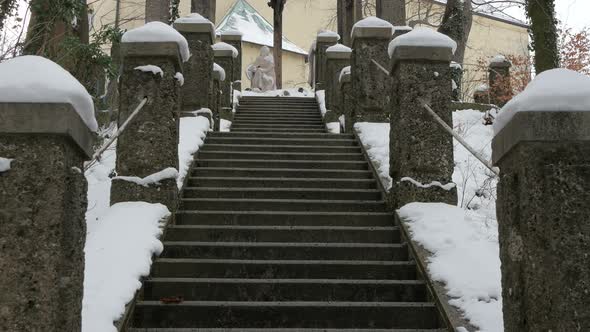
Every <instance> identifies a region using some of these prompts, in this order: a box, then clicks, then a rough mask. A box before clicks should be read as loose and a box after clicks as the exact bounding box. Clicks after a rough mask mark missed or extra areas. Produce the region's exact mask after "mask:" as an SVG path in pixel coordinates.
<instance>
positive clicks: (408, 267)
mask: <svg viewBox="0 0 590 332" xmlns="http://www.w3.org/2000/svg"><path fill="white" fill-rule="evenodd" d="M152 276H153V277H162V278H283V279H318V278H329V279H341V280H347V279H368V280H372V279H390V280H394V279H404V280H413V279H415V278H416V263H414V262H411V261H365V260H362V261H344V260H340V261H330V260H323V261H322V260H276V261H275V260H226V259H184V258H158V259H156V261H155V262H154V265H153V269H152Z"/></svg>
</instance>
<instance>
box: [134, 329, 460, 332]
mask: <svg viewBox="0 0 590 332" xmlns="http://www.w3.org/2000/svg"><path fill="white" fill-rule="evenodd" d="M127 331H128V332H448V331H449V330H447V329H300V328H295V329H289V328H277V329H273V328H269V329H266V328H255V329H248V328H235V329H225V328H221V329H216V328H205V329H199V328H194V329H193V328H186V329H183V328H162V329H160V328H154V329H150V328H131V329H128V330H127Z"/></svg>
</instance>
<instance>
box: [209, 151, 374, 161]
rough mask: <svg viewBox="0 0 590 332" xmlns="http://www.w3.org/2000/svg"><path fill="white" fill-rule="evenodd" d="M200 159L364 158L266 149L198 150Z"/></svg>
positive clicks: (358, 153)
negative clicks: (268, 150) (254, 150)
mask: <svg viewBox="0 0 590 332" xmlns="http://www.w3.org/2000/svg"><path fill="white" fill-rule="evenodd" d="M199 158H200V159H255V160H334V161H336V160H339V161H343V160H354V161H362V160H365V156H364V155H363V154H362V153H360V152H357V153H325V152H324V153H313V152H307V153H306V152H286V151H285V152H266V151H257V152H253V151H209V150H205V151H200V152H199Z"/></svg>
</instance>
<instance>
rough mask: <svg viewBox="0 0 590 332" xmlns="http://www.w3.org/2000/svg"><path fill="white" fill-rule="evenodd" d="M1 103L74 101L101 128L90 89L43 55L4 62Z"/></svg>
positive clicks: (91, 123) (87, 120)
mask: <svg viewBox="0 0 590 332" xmlns="http://www.w3.org/2000/svg"><path fill="white" fill-rule="evenodd" d="M0 102H2V103H65V104H70V105H72V107H73V108H74V109H75V110H76V112H77V113H78V115H80V118H81V119H82V121H83V122H84V123H85V124H86V126H88V129H90V130H91V131H93V132H96V131H97V130H98V124H97V123H96V118H95V117H94V103H93V101H92V97H91V96H90V95H89V94H88V91H86V89H85V88H84V86H82V84H80V82H78V80H77V79H76V78H74V76H72V75H71V74H70V73H68V72H67V71H66V70H65V69H63V68H62V67H60V66H59V65H58V64H56V63H54V62H53V61H51V60H48V59H45V58H43V57H39V56H33V55H27V56H20V57H16V58H12V59H10V60H8V61H5V62H2V63H0Z"/></svg>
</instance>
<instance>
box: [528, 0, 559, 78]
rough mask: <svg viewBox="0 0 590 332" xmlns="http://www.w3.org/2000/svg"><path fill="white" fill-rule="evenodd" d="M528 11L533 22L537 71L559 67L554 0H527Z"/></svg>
mask: <svg viewBox="0 0 590 332" xmlns="http://www.w3.org/2000/svg"><path fill="white" fill-rule="evenodd" d="M526 12H527V16H528V17H529V20H530V22H531V25H530V34H531V40H532V47H533V50H534V51H535V71H536V73H537V74H540V73H541V72H543V71H545V70H549V69H553V68H557V67H559V51H558V47H557V27H556V25H557V20H556V19H555V3H554V0H534V1H531V0H527V1H526Z"/></svg>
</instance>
